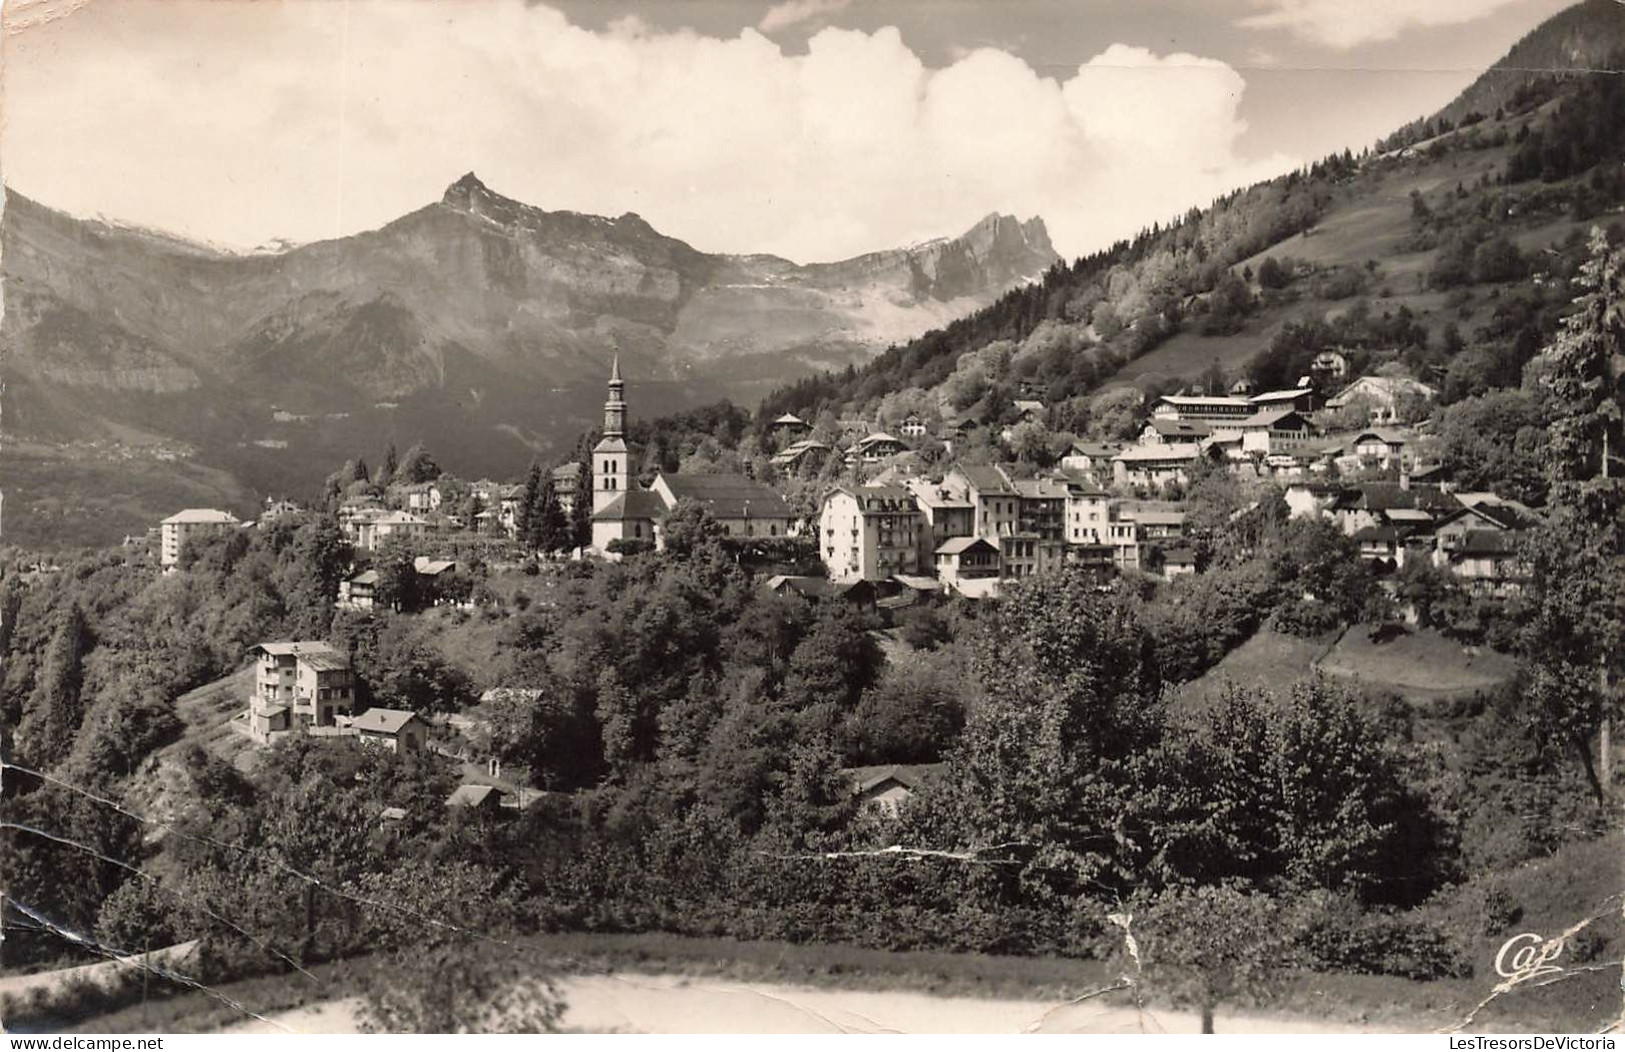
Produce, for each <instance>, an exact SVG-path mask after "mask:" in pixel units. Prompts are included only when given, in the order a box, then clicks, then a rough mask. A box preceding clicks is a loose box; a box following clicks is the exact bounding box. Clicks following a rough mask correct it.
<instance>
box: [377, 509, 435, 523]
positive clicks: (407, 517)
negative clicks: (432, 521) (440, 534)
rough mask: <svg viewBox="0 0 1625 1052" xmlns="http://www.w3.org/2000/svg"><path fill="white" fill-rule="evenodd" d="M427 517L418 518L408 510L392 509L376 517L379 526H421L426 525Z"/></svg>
mask: <svg viewBox="0 0 1625 1052" xmlns="http://www.w3.org/2000/svg"><path fill="white" fill-rule="evenodd" d="M428 521H429V520H428V519H424V518H419V517H418V516H416V515H413V514H412V513H411V512H409V511H392V512H389V513H387V514H385V515H380V516H379V517H378V520H377V522H378V525H380V526H422V525H427V523H428Z"/></svg>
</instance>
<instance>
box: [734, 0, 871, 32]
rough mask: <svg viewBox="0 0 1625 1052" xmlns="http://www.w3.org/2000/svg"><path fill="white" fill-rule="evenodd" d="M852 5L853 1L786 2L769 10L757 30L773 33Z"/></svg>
mask: <svg viewBox="0 0 1625 1052" xmlns="http://www.w3.org/2000/svg"><path fill="white" fill-rule="evenodd" d="M851 3H852V0H784V2H783V3H780V4H774V5H773V6H772V7H770V8H768V9H767V13H766V14H765V15H763V16H762V20H761V21H760V22H758V23H756V28H757V29H760V30H761V31H762V32H764V33H772V32H775V31H777V30H780V29H787V28H789V27H790V26H794V25H799V24H801V23H802V22H806V21H808V20H809V19H813V18H823V17H827V16H829V15H832V14H834V13H835V12H837V11H840V10H842V9H844V8H846V7H848V6H850V5H851Z"/></svg>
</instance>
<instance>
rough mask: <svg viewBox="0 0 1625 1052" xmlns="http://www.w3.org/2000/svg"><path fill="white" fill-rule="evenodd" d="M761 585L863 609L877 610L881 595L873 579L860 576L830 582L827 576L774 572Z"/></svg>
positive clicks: (774, 591) (817, 600)
mask: <svg viewBox="0 0 1625 1052" xmlns="http://www.w3.org/2000/svg"><path fill="white" fill-rule="evenodd" d="M762 587H763V588H764V589H766V590H767V591H769V592H772V593H774V594H775V595H799V596H801V597H802V598H803V599H811V600H813V601H814V602H820V601H822V600H825V599H839V600H841V601H843V602H846V603H849V604H851V605H852V606H855V607H857V608H859V609H861V610H872V609H874V606H875V603H876V602H877V601H878V599H879V595H880V593H879V591H878V590H877V589H876V588H875V584H874V582H873V581H866V580H864V579H863V578H861V577H858V578H854V579H852V580H850V581H831V580H829V579H828V578H825V577H807V576H803V575H799V574H775V575H774V576H772V577H769V578H768V579H767V582H766V583H765V584H763V585H762Z"/></svg>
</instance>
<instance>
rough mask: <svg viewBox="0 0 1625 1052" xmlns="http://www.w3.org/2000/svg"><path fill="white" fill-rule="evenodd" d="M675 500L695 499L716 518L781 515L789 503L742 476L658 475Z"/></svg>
mask: <svg viewBox="0 0 1625 1052" xmlns="http://www.w3.org/2000/svg"><path fill="white" fill-rule="evenodd" d="M660 477H661V478H662V479H664V480H665V482H666V488H667V489H669V490H670V491H671V495H672V496H673V497H674V498H676V499H677V500H684V499H687V500H695V501H699V502H700V503H701V504H704V505H705V506H706V509H707V510H709V511H710V512H711V514H712V516H713V517H715V518H718V519H743V518H745V517H747V516H765V517H767V518H785V517H788V516H789V515H790V505H788V504H786V503H785V501H784V498H783V497H781V496H779V494H778V493H777V492H776V491H774V490H773V489H772V488H771V487H769V486H765V485H763V484H762V483H760V482H757V481H756V480H755V479H753V478H750V477H748V476H746V475H681V474H673V475H664V474H663V475H661V476H660ZM606 510H607V509H606Z"/></svg>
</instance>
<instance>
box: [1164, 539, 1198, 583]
mask: <svg viewBox="0 0 1625 1052" xmlns="http://www.w3.org/2000/svg"><path fill="white" fill-rule="evenodd" d="M1158 572H1159V573H1160V574H1161V576H1163V577H1166V578H1167V579H1168V580H1170V581H1171V580H1173V579H1174V578H1176V577H1189V576H1191V575H1193V574H1195V573H1196V552H1194V551H1193V550H1191V549H1190V548H1186V547H1183V546H1180V547H1176V548H1169V549H1167V550H1166V551H1163V552H1162V553H1161V557H1160V558H1159V559H1158Z"/></svg>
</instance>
